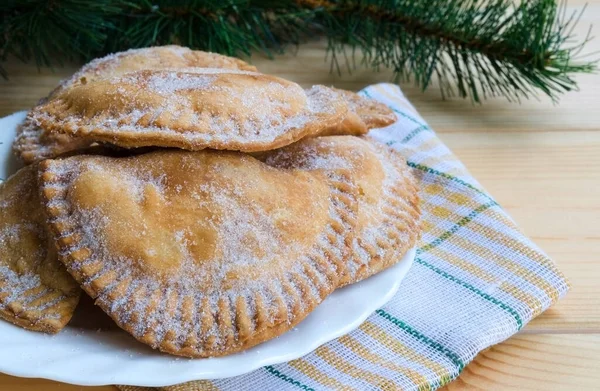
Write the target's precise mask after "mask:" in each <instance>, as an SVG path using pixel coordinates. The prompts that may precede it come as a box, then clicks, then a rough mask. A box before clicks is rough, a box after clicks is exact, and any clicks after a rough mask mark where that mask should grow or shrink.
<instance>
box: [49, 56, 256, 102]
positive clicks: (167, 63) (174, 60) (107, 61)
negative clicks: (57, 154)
mask: <svg viewBox="0 0 600 391" xmlns="http://www.w3.org/2000/svg"><path fill="white" fill-rule="evenodd" d="M206 67H208V68H227V69H231V70H238V69H239V70H241V71H256V68H255V67H254V66H252V65H250V64H248V63H246V62H244V61H242V60H239V59H237V58H234V57H228V56H223V55H220V54H217V53H210V52H203V51H200V50H191V49H189V48H187V47H182V46H177V45H168V46H156V47H149V48H142V49H130V50H127V51H124V52H118V53H113V54H109V55H107V56H104V57H101V58H97V59H95V60H93V61H91V62H89V63H88V64H86V65H84V66H83V67H82V68H81V69H80V70H79V71H77V72H76V73H75V74H74V75H73V76H71V77H70V78H69V79H66V80H63V81H62V82H61V83H60V85H59V87H58V88H57V89H56V90H55V91H54V92H53V94H52V95H54V94H56V93H57V92H59V91H61V90H63V89H66V88H70V87H73V86H76V85H79V84H86V83H89V82H93V81H96V80H99V79H107V78H112V77H117V76H120V75H123V74H125V73H128V72H133V71H137V70H143V69H169V68H178V69H181V68H206Z"/></svg>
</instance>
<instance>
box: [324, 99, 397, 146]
mask: <svg viewBox="0 0 600 391" xmlns="http://www.w3.org/2000/svg"><path fill="white" fill-rule="evenodd" d="M331 90H332V91H333V92H334V93H335V94H337V96H338V98H339V99H342V100H344V101H345V102H346V104H347V105H348V113H347V114H346V117H345V118H344V120H343V121H342V122H340V123H338V124H336V125H334V126H332V127H330V128H327V129H325V130H323V131H322V132H321V133H320V134H319V136H335V135H354V136H360V135H362V134H365V133H367V132H368V131H369V130H371V129H374V128H383V127H386V126H389V125H391V124H393V123H394V122H396V115H395V114H394V112H393V111H392V109H390V108H389V107H388V106H386V105H384V104H383V103H381V102H378V101H376V100H374V99H371V98H367V97H364V96H361V95H359V94H357V93H355V92H352V91H346V90H341V89H338V88H331Z"/></svg>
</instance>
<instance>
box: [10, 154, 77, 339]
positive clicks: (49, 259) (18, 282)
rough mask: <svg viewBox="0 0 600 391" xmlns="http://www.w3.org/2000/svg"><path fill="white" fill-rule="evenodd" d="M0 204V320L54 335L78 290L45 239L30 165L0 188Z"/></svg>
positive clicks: (70, 312) (67, 317)
mask: <svg viewBox="0 0 600 391" xmlns="http://www.w3.org/2000/svg"><path fill="white" fill-rule="evenodd" d="M0 205H1V207H0V318H2V319H4V320H6V321H8V322H11V323H13V324H15V325H17V326H21V327H23V328H26V329H29V330H34V331H44V332H47V333H57V332H58V331H60V330H61V329H62V328H63V327H64V326H65V325H66V324H67V323H68V322H69V320H70V319H71V316H73V312H74V311H75V307H76V306H77V302H78V301H79V295H80V292H81V289H80V288H79V286H78V285H77V283H76V282H75V281H74V280H73V279H72V278H71V276H70V275H69V273H67V271H66V269H65V267H64V266H63V265H62V264H61V263H60V262H59V261H58V257H57V252H56V248H55V246H54V243H52V242H51V240H50V238H49V236H48V233H47V229H46V219H45V217H44V212H43V209H42V205H41V202H40V199H39V195H38V186H37V166H36V165H32V166H28V167H26V168H23V169H21V170H20V171H19V172H17V173H16V174H15V175H13V176H12V177H10V178H9V179H8V180H7V181H6V182H4V183H3V184H2V185H0Z"/></svg>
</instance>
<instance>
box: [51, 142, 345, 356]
mask: <svg viewBox="0 0 600 391" xmlns="http://www.w3.org/2000/svg"><path fill="white" fill-rule="evenodd" d="M344 174H346V175H348V173H344ZM40 178H41V187H42V190H41V191H42V194H43V198H44V202H45V204H46V210H47V213H48V215H49V216H51V219H52V220H51V224H50V225H51V229H52V230H53V232H54V234H55V236H56V243H57V245H58V247H59V249H60V254H61V255H62V258H61V260H62V261H63V262H64V264H65V265H66V266H67V269H68V270H69V271H70V272H71V274H72V275H73V276H74V277H75V279H76V280H77V281H78V282H79V283H81V284H82V287H83V288H84V289H85V291H86V292H87V293H88V294H89V295H90V296H92V297H93V298H96V302H97V304H98V305H99V306H100V307H101V308H102V309H103V310H104V311H105V312H106V313H107V314H109V315H110V316H111V317H112V318H113V319H114V320H115V321H116V323H117V324H118V325H119V326H120V327H121V328H123V329H125V330H127V331H128V332H129V333H131V334H132V335H133V336H134V337H135V338H137V339H138V340H140V341H142V342H144V343H146V344H148V345H150V346H152V347H154V348H158V349H160V350H162V351H164V352H168V353H172V354H177V355H183V356H189V357H206V356H220V355H225V354H229V353H232V352H236V351H239V350H243V349H247V348H249V347H251V346H253V345H256V344H258V343H260V342H262V341H265V340H268V339H271V338H273V337H275V336H277V335H280V334H282V333H283V332H285V331H286V330H289V329H290V328H291V327H293V326H294V325H295V324H296V323H298V322H299V321H300V320H302V319H303V318H304V317H305V316H306V315H307V314H308V313H310V312H311V311H312V310H313V309H314V308H315V306H317V305H318V304H319V303H320V302H321V301H322V300H323V299H324V298H325V297H326V296H327V295H328V294H329V293H330V292H331V291H332V290H333V289H335V287H336V286H337V285H338V283H339V281H338V280H339V271H340V270H341V268H342V266H343V259H344V257H345V255H347V250H348V246H349V245H350V244H351V243H350V237H349V235H350V232H351V231H352V224H354V223H355V215H354V213H355V212H356V211H355V209H353V208H355V207H356V205H355V204H354V205H353V204H352V203H350V202H349V200H350V196H346V195H347V194H349V192H350V191H353V189H352V188H351V187H348V186H346V185H345V184H344V183H342V182H339V183H332V182H331V181H328V180H327V179H326V178H325V177H324V176H323V175H322V174H320V173H310V172H306V171H301V170H278V169H275V168H273V167H270V166H268V165H266V164H264V163H262V162H260V161H258V160H256V159H254V158H253V157H251V156H248V155H244V154H240V153H236V152H219V151H200V152H186V151H176V150H168V151H157V152H152V153H149V154H145V155H139V156H135V157H128V158H109V157H105V156H96V157H89V156H76V157H71V158H66V159H59V160H46V161H44V162H42V163H41V174H40ZM334 193H335V194H334ZM334 195H335V197H334ZM334 198H335V200H336V202H332V201H331V200H332V199H334Z"/></svg>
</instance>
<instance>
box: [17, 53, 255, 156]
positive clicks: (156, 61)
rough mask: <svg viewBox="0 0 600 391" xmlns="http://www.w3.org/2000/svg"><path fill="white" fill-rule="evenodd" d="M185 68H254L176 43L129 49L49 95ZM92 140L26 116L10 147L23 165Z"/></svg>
mask: <svg viewBox="0 0 600 391" xmlns="http://www.w3.org/2000/svg"><path fill="white" fill-rule="evenodd" d="M188 67H202V68H224V69H238V70H244V71H256V68H255V67H254V66H252V65H250V64H248V63H246V62H244V61H242V60H240V59H237V58H233V57H227V56H222V55H220V54H216V53H208V52H203V51H199V50H191V49H189V48H186V47H181V46H176V45H170V46H158V47H151V48H144V49H132V50H128V51H125V52H119V53H114V54H111V55H108V56H106V57H102V58H99V59H96V60H94V61H91V62H90V63H88V64H86V65H84V66H83V67H82V68H81V69H80V70H79V71H78V72H77V73H75V74H74V75H73V76H72V77H71V78H69V79H67V80H65V81H63V82H62V83H61V84H60V85H59V86H58V87H57V88H56V89H55V90H54V91H53V92H52V93H51V96H52V95H56V94H58V93H59V92H61V91H62V90H64V89H67V88H69V87H73V86H76V85H81V84H86V83H89V82H93V81H95V80H100V79H109V78H112V77H116V76H120V75H123V74H125V73H129V72H133V71H137V70H142V69H172V68H188ZM41 103H43V102H41ZM92 143H93V141H90V140H89V139H81V138H75V137H73V136H72V135H67V134H61V133H57V132H53V133H50V132H47V131H46V130H44V129H42V128H40V127H39V126H38V125H37V124H36V123H35V121H33V120H32V119H31V118H29V117H28V118H27V119H26V120H25V122H24V123H23V124H22V125H21V126H20V127H19V128H18V129H17V137H16V138H15V142H14V144H13V150H14V152H15V153H16V155H17V156H19V157H20V158H21V160H23V162H24V163H25V164H31V163H33V162H36V161H39V160H43V159H48V158H53V157H56V156H59V155H61V154H63V153H65V152H70V151H76V150H79V149H82V148H86V147H88V146H90V145H91V144H92Z"/></svg>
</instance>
